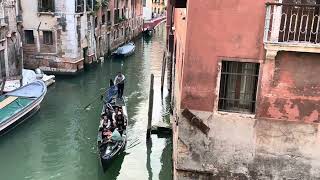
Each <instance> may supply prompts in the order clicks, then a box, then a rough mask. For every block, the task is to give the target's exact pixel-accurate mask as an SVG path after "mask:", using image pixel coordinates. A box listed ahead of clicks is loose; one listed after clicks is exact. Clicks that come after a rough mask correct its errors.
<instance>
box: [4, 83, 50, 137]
mask: <svg viewBox="0 0 320 180" xmlns="http://www.w3.org/2000/svg"><path fill="white" fill-rule="evenodd" d="M46 92H47V86H46V85H45V83H44V82H42V81H35V82H32V83H30V84H27V85H25V86H22V87H20V88H18V89H16V90H14V91H11V92H9V93H6V94H4V95H2V96H0V134H4V133H5V132H8V130H10V129H12V128H13V127H15V126H16V125H18V124H20V123H21V122H23V121H24V120H26V119H27V118H28V117H30V116H32V115H33V114H34V113H35V112H37V111H38V110H39V108H40V103H41V102H42V100H43V98H44V96H45V94H46Z"/></svg>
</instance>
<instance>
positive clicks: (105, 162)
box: [100, 142, 127, 171]
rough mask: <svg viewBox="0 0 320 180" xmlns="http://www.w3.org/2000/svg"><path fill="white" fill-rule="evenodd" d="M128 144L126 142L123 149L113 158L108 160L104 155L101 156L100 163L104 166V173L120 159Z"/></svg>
mask: <svg viewBox="0 0 320 180" xmlns="http://www.w3.org/2000/svg"><path fill="white" fill-rule="evenodd" d="M126 144H127V142H125V144H124V145H123V146H122V147H121V149H120V150H119V151H118V152H117V153H116V154H115V155H114V156H111V157H110V158H108V159H106V158H103V157H102V155H101V154H100V162H101V166H102V169H103V171H106V170H107V169H108V168H109V167H110V165H111V164H112V163H113V161H114V160H115V159H117V157H119V156H120V155H121V154H122V153H123V152H124V150H125V147H126Z"/></svg>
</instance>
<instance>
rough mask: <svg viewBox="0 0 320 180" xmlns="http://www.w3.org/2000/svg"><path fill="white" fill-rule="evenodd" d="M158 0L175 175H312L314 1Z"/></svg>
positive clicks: (317, 94) (319, 89) (315, 173)
mask: <svg viewBox="0 0 320 180" xmlns="http://www.w3.org/2000/svg"><path fill="white" fill-rule="evenodd" d="M168 2H169V5H168V8H167V9H168V21H167V23H168V55H169V59H172V62H173V69H174V70H173V75H172V77H173V84H172V92H173V104H174V114H173V120H174V122H175V123H174V125H173V129H174V155H173V158H174V168H175V171H174V172H175V173H174V176H175V179H209V178H213V179H223V178H224V179H319V178H320V165H319V163H317V162H319V161H320V151H319V150H320V143H319V140H320V139H319V137H320V133H319V127H320V126H319V125H318V123H319V121H320V116H319V113H320V106H319V104H320V78H319V76H318V75H317V72H320V71H319V70H320V69H319V68H320V66H319V65H320V63H319V61H318V59H319V58H320V54H319V53H320V42H319V35H320V34H319V33H318V32H319V21H318V17H319V14H320V12H319V7H320V6H319V2H318V1H316V0H314V1H308V2H307V1H306V2H305V1H303V2H302V1H301V2H300V1H299V2H298V1H293V0H286V1H285V0H283V1H280V2H277V3H273V1H270V3H269V2H268V1H255V2H252V1H249V0H240V1H210V0H200V1H183V0H182V1H180V0H176V1H168ZM266 3H267V4H266ZM278 3H283V4H278ZM301 3H306V4H301ZM231 12H232V13H231ZM169 62H170V61H169ZM185 108H188V109H190V110H192V112H193V113H194V114H195V115H197V116H198V117H199V119H201V120H202V121H203V122H204V123H203V124H202V125H204V126H206V127H209V128H210V131H209V132H208V133H203V132H202V131H201V130H200V129H201V128H200V129H199V128H198V127H196V126H194V125H191V124H192V123H190V122H192V121H193V120H191V119H188V118H186V117H184V116H183V115H182V114H181V111H182V110H183V109H185Z"/></svg>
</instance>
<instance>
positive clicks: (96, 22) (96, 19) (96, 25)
mask: <svg viewBox="0 0 320 180" xmlns="http://www.w3.org/2000/svg"><path fill="white" fill-rule="evenodd" d="M94 27H95V28H96V27H98V17H95V18H94Z"/></svg>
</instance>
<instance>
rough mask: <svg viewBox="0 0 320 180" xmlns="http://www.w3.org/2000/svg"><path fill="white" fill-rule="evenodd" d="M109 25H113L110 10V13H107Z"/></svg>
mask: <svg viewBox="0 0 320 180" xmlns="http://www.w3.org/2000/svg"><path fill="white" fill-rule="evenodd" d="M107 23H108V24H111V13H110V10H108V12H107Z"/></svg>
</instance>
